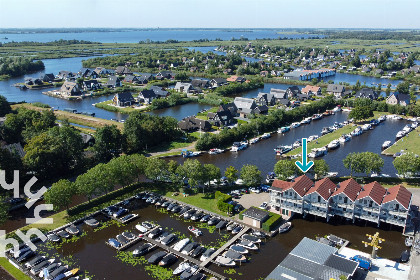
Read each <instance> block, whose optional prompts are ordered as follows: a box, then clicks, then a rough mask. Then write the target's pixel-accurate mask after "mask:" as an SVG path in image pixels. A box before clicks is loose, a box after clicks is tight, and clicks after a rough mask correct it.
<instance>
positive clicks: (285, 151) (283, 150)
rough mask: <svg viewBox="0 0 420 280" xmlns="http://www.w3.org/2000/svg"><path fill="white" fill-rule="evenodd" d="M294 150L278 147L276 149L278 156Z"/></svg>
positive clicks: (288, 147) (290, 147) (289, 147)
mask: <svg viewBox="0 0 420 280" xmlns="http://www.w3.org/2000/svg"><path fill="white" fill-rule="evenodd" d="M292 149H293V147H292V146H278V147H277V148H275V149H274V151H275V152H276V154H277V155H282V154H284V153H287V152H289V151H291V150H292Z"/></svg>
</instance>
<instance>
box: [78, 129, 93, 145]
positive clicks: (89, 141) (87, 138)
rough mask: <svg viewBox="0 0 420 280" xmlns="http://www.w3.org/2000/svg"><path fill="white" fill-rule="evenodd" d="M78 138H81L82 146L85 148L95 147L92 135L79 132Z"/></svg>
mask: <svg viewBox="0 0 420 280" xmlns="http://www.w3.org/2000/svg"><path fill="white" fill-rule="evenodd" d="M80 136H82V141H83V146H84V147H85V148H88V147H92V146H93V145H95V138H94V137H93V136H92V135H90V134H87V133H83V132H81V133H80Z"/></svg>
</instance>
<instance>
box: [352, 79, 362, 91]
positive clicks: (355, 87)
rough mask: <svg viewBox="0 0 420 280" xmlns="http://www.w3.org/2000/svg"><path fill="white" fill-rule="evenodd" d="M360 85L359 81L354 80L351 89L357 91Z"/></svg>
mask: <svg viewBox="0 0 420 280" xmlns="http://www.w3.org/2000/svg"><path fill="white" fill-rule="evenodd" d="M361 87H362V86H361V84H360V81H359V80H357V82H356V84H355V85H354V86H353V89H354V90H355V91H358V90H360V88H361Z"/></svg>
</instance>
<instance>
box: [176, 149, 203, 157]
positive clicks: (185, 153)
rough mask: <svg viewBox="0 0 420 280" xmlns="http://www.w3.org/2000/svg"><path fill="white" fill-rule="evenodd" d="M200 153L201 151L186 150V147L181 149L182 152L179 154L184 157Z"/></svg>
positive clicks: (195, 155)
mask: <svg viewBox="0 0 420 280" xmlns="http://www.w3.org/2000/svg"><path fill="white" fill-rule="evenodd" d="M200 154H201V152H192V151H188V150H186V149H184V150H182V152H181V156H183V157H184V158H188V157H197V156H199V155H200Z"/></svg>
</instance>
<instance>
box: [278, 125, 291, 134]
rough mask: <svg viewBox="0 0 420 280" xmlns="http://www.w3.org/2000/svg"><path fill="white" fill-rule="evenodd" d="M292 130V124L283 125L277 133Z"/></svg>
mask: <svg viewBox="0 0 420 280" xmlns="http://www.w3.org/2000/svg"><path fill="white" fill-rule="evenodd" d="M289 131H290V126H283V127H280V128H279V129H278V130H277V133H286V132H289Z"/></svg>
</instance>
